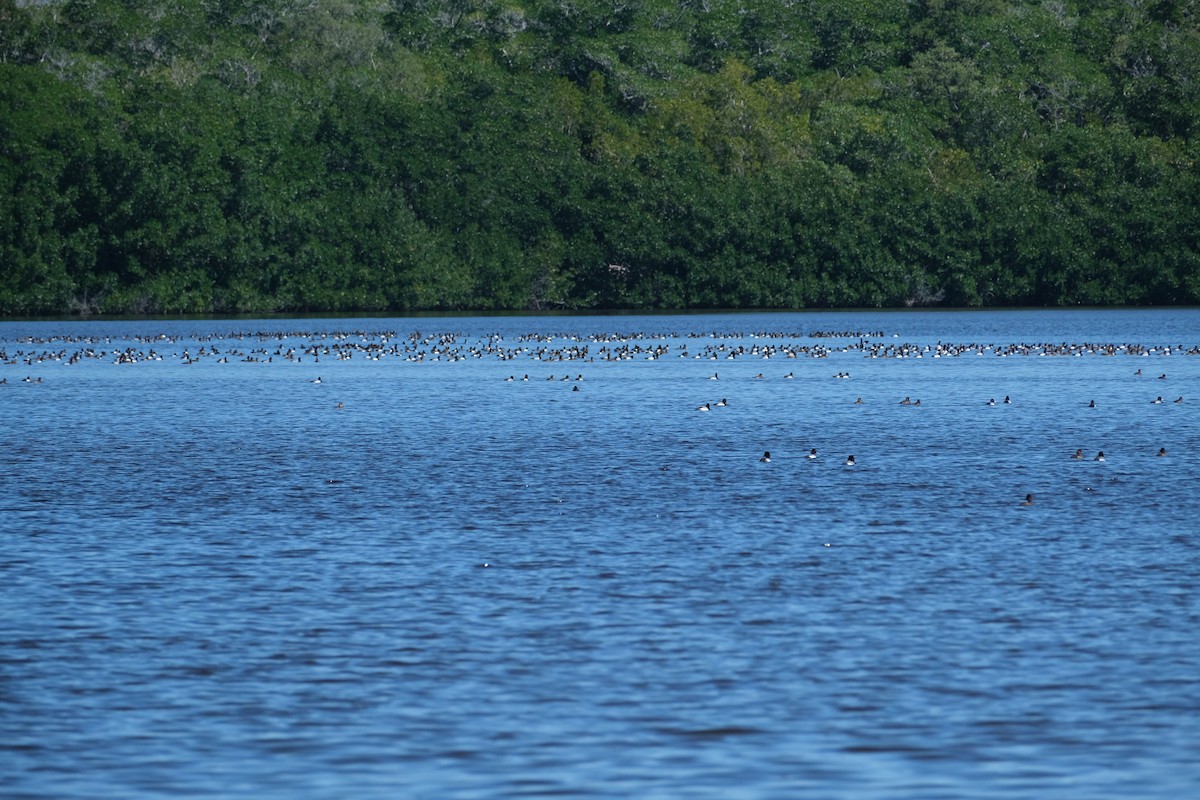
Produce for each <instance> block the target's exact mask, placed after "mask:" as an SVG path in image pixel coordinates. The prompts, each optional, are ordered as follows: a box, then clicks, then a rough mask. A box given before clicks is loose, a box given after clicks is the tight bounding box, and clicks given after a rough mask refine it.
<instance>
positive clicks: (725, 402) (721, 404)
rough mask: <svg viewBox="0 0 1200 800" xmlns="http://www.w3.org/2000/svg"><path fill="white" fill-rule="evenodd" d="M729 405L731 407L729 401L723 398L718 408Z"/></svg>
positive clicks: (719, 401)
mask: <svg viewBox="0 0 1200 800" xmlns="http://www.w3.org/2000/svg"><path fill="white" fill-rule="evenodd" d="M727 405H729V401H728V400H726V399H725V398H724V397H722V398H721V399H720V400H718V401H717V408H724V407H725V406H727Z"/></svg>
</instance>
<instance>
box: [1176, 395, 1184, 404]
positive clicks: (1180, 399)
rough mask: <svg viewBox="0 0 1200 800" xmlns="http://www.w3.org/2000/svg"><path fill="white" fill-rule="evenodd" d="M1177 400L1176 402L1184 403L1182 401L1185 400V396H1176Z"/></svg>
mask: <svg viewBox="0 0 1200 800" xmlns="http://www.w3.org/2000/svg"><path fill="white" fill-rule="evenodd" d="M1175 402H1176V403H1182V402H1183V397H1182V396H1180V397H1176V398H1175Z"/></svg>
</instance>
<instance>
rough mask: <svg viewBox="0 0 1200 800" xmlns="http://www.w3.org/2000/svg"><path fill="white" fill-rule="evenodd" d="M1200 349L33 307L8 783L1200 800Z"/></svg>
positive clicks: (1002, 330)
mask: <svg viewBox="0 0 1200 800" xmlns="http://www.w3.org/2000/svg"><path fill="white" fill-rule="evenodd" d="M418 331H419V332H420V333H419V335H417V336H414V337H413V338H411V339H410V338H409V337H410V334H414V332H418ZM247 333H250V334H263V335H262V336H258V335H244V334H247ZM283 333H286V334H287V335H286V337H284V335H283ZM633 333H638V334H641V335H642V336H641V337H640V338H632V339H631V338H629V337H628V334H633ZM814 333H870V334H873V335H872V336H870V337H868V338H867V339H866V340H864V339H862V338H860V337H855V336H837V337H829V336H812V335H811V334H814ZM443 334H455V335H456V338H455V341H454V342H453V343H452V344H446V345H445V346H442V345H440V344H439V337H441V336H442V335H443ZM529 334H539V335H541V336H549V335H553V336H554V337H555V338H554V339H553V340H552V341H545V340H541V341H538V340H528V341H521V339H522V337H524V336H527V335H529ZM598 334H605V335H611V334H623V336H620V337H614V336H606V337H605V338H607V339H608V340H607V341H596V340H593V339H594V338H600V337H598V336H594V335H598ZM880 334H881V335H880ZM63 337H68V338H63ZM489 337H491V338H489ZM385 340H386V341H385ZM939 341H940V342H943V343H948V344H950V345H953V346H955V348H956V349H955V350H954V351H953V352H955V353H958V354H957V355H949V354H947V355H945V356H944V357H941V358H934V357H933V354H934V351H933V350H930V351H929V352H922V351H923V348H924V347H925V346H927V345H929V346H933V345H936V343H937V342H939ZM1083 343H1089V344H1090V345H1092V347H1089V348H1072V347H1070V346H1071V345H1076V344H1083ZM1030 344H1031V345H1037V346H1038V347H1036V348H1033V349H1028V350H1021V351H1020V352H1021V353H1022V354H1014V355H1009V356H1008V357H1001V356H998V355H996V352H997V350H1000V351H1002V352H1003V351H1004V350H1005V348H1008V347H1009V346H1010V345H1030ZM902 345H912V346H913V348H912V349H910V350H908V351H907V353H908V357H905V358H896V357H890V356H895V355H896V354H897V351H896V350H891V351H882V350H880V349H879V348H882V347H892V348H897V347H900V346H902ZM966 345H975V346H977V347H979V348H980V351H981V352H983V353H984V354H983V355H977V354H976V352H977V350H976V349H975V348H972V349H966V347H965V346H966ZM1041 345H1055V346H1056V347H1054V348H1051V349H1050V350H1049V351H1045V350H1043V349H1042V348H1041ZM1064 345H1065V346H1066V347H1065V348H1064V347H1063V346H1064ZM1102 345H1113V346H1114V347H1115V348H1116V349H1115V350H1114V352H1115V355H1104V354H1101V352H1100V351H1099V350H1098V347H1097V346H1102ZM1198 345H1200V311H1196V310H1170V311H1123V312H1116V311H1109V312H1095V311H1079V312H988V313H946V312H929V313H875V314H872V313H847V314H815V313H814V314H762V315H708V316H666V317H561V318H521V317H513V318H486V319H470V318H440V319H363V320H349V319H338V320H271V321H263V320H257V321H246V320H239V321H212V322H185V321H145V322H88V323H82V322H75V323H65V322H64V323H50V322H44V323H3V324H0V348H3V350H4V356H5V360H6V361H8V362H15V363H7V364H4V365H0V378H6V379H7V381H8V382H7V384H4V385H0V414H2V415H3V419H4V425H3V427H2V428H0V463H2V464H3V470H2V472H0V542H2V544H3V546H2V549H0V776H2V777H0V785H2V786H3V787H4V788H3V789H0V796H3V797H5V798H158V797H220V798H250V797H255V798H263V797H267V798H295V797H306V798H344V797H356V798H376V797H379V798H383V797H387V798H394V797H422V798H424V797H428V798H444V797H456V798H496V797H532V796H542V795H566V796H578V797H589V798H593V797H595V798H599V797H614V798H615V797H621V798H624V797H640V798H709V797H712V798H718V797H719V798H836V797H853V798H922V799H923V800H924V799H928V798H981V799H982V798H1025V797H1028V798H1035V797H1036V798H1055V797H1061V798H1110V797H1138V798H1177V797H1181V796H1188V795H1190V794H1194V793H1195V791H1196V790H1197V787H1198V786H1200V645H1198V644H1197V639H1196V634H1195V631H1196V629H1197V623H1200V603H1198V601H1197V593H1196V585H1197V577H1198V576H1200V552H1198V538H1197V533H1198V531H1200V525H1198V524H1197V523H1196V519H1197V518H1200V497H1198V493H1197V492H1196V489H1195V487H1196V476H1197V469H1196V463H1197V462H1196V455H1195V454H1196V453H1197V452H1200V423H1198V421H1197V409H1198V408H1200V356H1197V355H1195V354H1191V355H1189V354H1186V351H1187V350H1189V349H1195V348H1196V347H1197V346H1198ZM314 346H316V347H317V349H316V350H315V351H313V350H311V349H310V348H312V347H314ZM585 346H586V347H587V348H588V353H587V355H586V357H583V358H575V359H573V360H570V361H565V360H564V361H556V360H550V359H552V358H554V357H556V355H563V356H564V357H565V356H566V355H574V356H581V355H582V353H581V348H583V347H585ZM722 346H724V347H725V350H723V351H722V350H718V349H717V348H720V347H722ZM989 346H990V349H989ZM1181 346H1182V349H1181ZM202 347H203V348H205V353H204V355H203V356H201V355H200V349H201V348H202ZM213 347H216V348H217V349H218V350H219V353H218V354H212V353H211V352H209V349H211V348H213ZM339 347H340V348H341V352H343V353H345V354H349V355H351V357H350V358H348V359H339V358H337V353H338V348H339ZM626 347H628V348H641V351H640V352H637V353H636V354H631V355H632V357H631V358H630V359H629V360H619V361H617V360H613V361H608V360H604V358H605V357H606V356H612V355H613V353H614V352H621V351H620V350H619V349H620V348H626ZM654 347H662V348H666V350H665V352H663V354H662V356H661V357H659V358H657V359H655V360H647V356H646V351H647V349H648V348H654ZM89 348H90V349H91V350H92V351H93V352H92V353H90V354H87V355H85V356H82V357H81V358H80V359H79V360H78V361H77V363H73V364H69V363H67V362H68V360H69V359H70V357H71V356H72V354H75V353H79V352H86V351H87V350H88V349H89ZM152 348H153V349H154V351H155V352H156V353H157V354H158V355H159V356H161V358H162V360H143V359H144V358H146V357H147V356H148V354H149V351H150V350H151V349H152ZM289 348H294V350H295V353H294V355H293V358H294V359H298V360H288V359H286V358H285V357H284V355H285V354H286V352H287V351H288V350H289ZM327 348H328V350H327ZM434 348H437V350H436V351H435V349H434ZM472 348H476V350H475V352H477V353H478V355H476V354H475V352H473V351H472ZM521 348H529V350H520V349H521ZM569 348H576V349H575V350H571V349H569ZM602 348H607V350H602ZM685 348H686V351H687V352H688V354H689V356H695V355H698V354H705V355H707V354H708V353H710V352H716V353H717V354H718V355H719V356H720V357H719V358H717V359H716V360H710V359H708V358H699V359H697V358H693V357H689V358H681V357H680V353H681V352H683V351H684V350H685ZM734 348H744V351H745V352H744V353H743V355H741V356H739V357H738V358H735V359H729V358H725V357H724V356H725V355H727V354H728V353H729V351H730V350H731V349H734ZM754 348H758V349H757V350H756V351H754V354H751V352H750V351H752V350H754ZM763 348H775V350H773V351H771V352H773V355H772V357H771V358H762V357H761V356H762V354H763V352H764V351H763ZM826 348H827V350H826ZM872 348H874V349H875V351H876V352H877V353H879V354H881V355H884V356H889V357H879V358H869V357H866V356H867V355H869V353H870V352H871V350H872ZM1166 348H1170V354H1169V355H1167V354H1166ZM306 349H307V350H308V352H305V351H306ZM542 349H544V351H545V352H543V353H541V357H540V358H535V356H537V355H538V353H539V351H540V350H542ZM786 349H791V350H792V351H793V352H796V353H797V354H798V357H796V358H788V357H787V356H786V354H785V351H786ZM1151 349H1153V350H1154V352H1153V353H1152V354H1150V353H1149V351H1150V350H1151ZM277 351H278V352H279V353H280V355H278V356H276V355H274V354H275V353H276V352H277ZM555 351H561V352H558V353H556V352H555ZM122 352H124V353H127V354H129V355H130V356H131V357H136V358H137V359H138V362H137V363H125V364H115V363H113V361H114V359H115V357H116V356H115V354H117V353H122ZM185 352H186V353H187V356H188V357H190V359H191V360H192V361H194V363H185V358H184V353H185ZM1042 352H1051V353H1054V354H1050V355H1039V354H1038V353H1042ZM100 353H104V355H103V356H101V355H100ZM314 353H315V355H314ZM814 353H815V354H816V355H821V356H823V357H814ZM918 353H919V354H920V355H921V357H919V358H918V357H915V356H916V355H917V354H918ZM1074 353H1078V355H1075V354H1074ZM1141 353H1147V354H1146V355H1142V354H1141ZM422 354H423V359H424V360H422V361H417V360H415V359H416V358H418V357H419V356H421V355H422ZM452 354H453V357H455V358H460V360H444V359H449V358H451V356H452ZM374 356H379V358H378V360H372V359H373V357H374ZM221 359H227V362H223V361H222V360H221ZM247 359H252V360H247ZM267 359H270V361H269V363H268V361H267ZM435 359H437V360H435ZM1138 369H1141V370H1142V373H1143V374H1142V375H1140V376H1139V375H1135V374H1134V373H1135V371H1136V370H1138ZM714 372H715V373H717V374H718V375H719V379H718V380H716V381H712V380H709V377H710V376H711V375H712V374H713V373H714ZM789 372H790V373H792V374H793V375H794V378H793V379H786V378H785V377H784V375H786V374H787V373H789ZM846 372H848V373H849V375H850V377H849V378H836V377H834V376H835V375H837V374H839V373H846ZM759 373H761V374H762V375H763V377H762V378H761V379H759V378H756V377H755V376H756V375H758V374H759ZM526 374H528V375H529V377H530V380H529V381H528V382H526V381H522V380H521V378H522V376H524V375H526ZM1161 374H1165V375H1166V377H1165V378H1161V379H1160V378H1159V377H1158V376H1159V375H1161ZM510 375H511V376H513V377H514V378H515V379H516V380H514V381H513V382H508V381H506V380H505V379H506V378H507V377H508V376H510ZM549 375H554V376H555V380H553V381H550V380H546V378H547V377H548V376H549ZM564 375H566V376H568V377H569V378H570V380H568V381H565V382H564V381H562V380H561V378H562V377H563V376H564ZM580 375H582V376H583V380H582V381H579V380H576V378H577V377H578V376H580ZM318 376H319V377H320V378H321V380H322V382H321V383H320V384H316V383H312V382H310V381H312V380H314V379H315V378H317V377H318ZM26 377H29V378H31V379H34V380H36V379H37V378H39V377H40V378H42V379H43V382H42V383H25V382H24V380H23V379H24V378H26ZM575 387H578V388H579V391H573V389H574V388H575ZM1006 395H1007V396H1009V397H1010V398H1011V399H1012V403H1011V404H1007V405H1006V404H1004V403H1003V402H1002V398H1003V397H1004V396H1006ZM1160 395H1161V396H1162V397H1163V399H1164V401H1165V402H1164V403H1163V404H1161V405H1155V404H1153V403H1152V402H1151V401H1153V400H1154V399H1155V398H1156V397H1158V396H1160ZM905 396H909V397H911V398H914V399H920V400H921V401H922V403H921V405H920V406H919V407H914V406H902V405H900V404H899V402H898V401H899V400H900V399H901V398H902V397H905ZM859 397H861V398H862V400H863V403H862V404H856V403H855V402H854V401H855V400H856V399H857V398H859ZM1176 397H1183V398H1184V402H1182V403H1175V402H1173V401H1174V400H1175V398H1176ZM989 398H995V399H996V401H997V405H996V406H994V407H992V406H988V405H986V403H985V401H987V400H988V399H989ZM721 399H726V400H728V405H727V406H726V407H720V408H717V407H714V408H713V409H712V410H711V411H709V412H698V411H696V410H695V408H696V406H698V405H700V404H703V403H710V404H715V403H716V402H717V401H718V400H721ZM1092 400H1094V401H1095V403H1096V407H1095V408H1089V407H1088V405H1089V401H1092ZM338 404H341V407H340V408H339V407H338ZM814 447H815V448H817V450H818V453H819V457H818V458H817V459H815V460H809V459H807V458H805V457H804V456H805V454H807V453H808V452H809V450H810V449H811V448H814ZM1160 447H1165V448H1166V449H1167V451H1168V454H1167V456H1165V457H1158V456H1157V455H1156V453H1157V452H1158V450H1159V448H1160ZM1077 448H1082V449H1083V450H1084V451H1085V453H1086V454H1087V459H1086V460H1082V461H1076V460H1072V459H1071V458H1070V455H1071V453H1073V452H1074V451H1075V450H1076V449H1077ZM765 450H770V451H771V454H772V461H771V462H770V463H766V464H764V463H760V462H759V460H758V459H759V457H760V456H761V455H762V452H763V451H765ZM1099 450H1103V451H1104V452H1105V454H1106V460H1105V461H1104V462H1096V461H1094V460H1092V459H1093V458H1094V456H1095V454H1096V452H1097V451H1099ZM851 453H852V454H854V455H855V456H856V459H857V461H858V465H857V466H856V467H853V468H848V467H846V466H844V464H843V461H844V460H845V458H846V456H847V455H849V454H851ZM1028 493H1032V494H1033V495H1034V498H1035V499H1034V504H1033V505H1032V506H1028V507H1026V506H1022V505H1021V500H1022V499H1023V498H1024V497H1025V495H1026V494H1028Z"/></svg>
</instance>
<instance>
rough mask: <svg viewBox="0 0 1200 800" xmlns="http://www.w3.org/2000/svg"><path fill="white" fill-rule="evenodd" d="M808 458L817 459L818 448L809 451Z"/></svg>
mask: <svg viewBox="0 0 1200 800" xmlns="http://www.w3.org/2000/svg"><path fill="white" fill-rule="evenodd" d="M808 457H809V458H816V457H817V448H815V447H814V448H813V449H812V450H809V451H808Z"/></svg>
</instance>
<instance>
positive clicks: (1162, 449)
mask: <svg viewBox="0 0 1200 800" xmlns="http://www.w3.org/2000/svg"><path fill="white" fill-rule="evenodd" d="M1166 454H1167V448H1165V447H1160V448H1158V456H1159V458H1162V457H1163V456H1165V455H1166Z"/></svg>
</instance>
